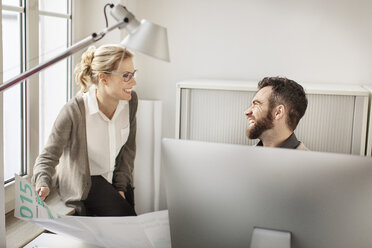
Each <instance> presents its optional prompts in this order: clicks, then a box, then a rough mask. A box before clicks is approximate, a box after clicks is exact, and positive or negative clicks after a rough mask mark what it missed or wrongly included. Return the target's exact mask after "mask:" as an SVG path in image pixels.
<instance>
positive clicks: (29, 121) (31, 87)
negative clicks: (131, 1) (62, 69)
mask: <svg viewBox="0 0 372 248" xmlns="http://www.w3.org/2000/svg"><path fill="white" fill-rule="evenodd" d="M72 2H73V0H67V5H68V6H67V14H61V13H55V12H49V11H45V10H43V11H39V1H38V0H21V1H20V3H21V4H22V7H15V6H9V5H2V10H6V11H16V12H18V13H23V15H22V20H21V26H22V28H21V33H22V34H21V44H22V45H21V46H22V47H21V48H20V49H21V50H22V55H21V68H22V72H23V71H25V70H28V69H31V68H33V67H35V66H37V65H38V64H39V42H40V41H39V38H40V37H39V17H40V16H50V17H58V18H65V19H66V20H67V34H66V37H67V44H66V47H69V46H71V44H72V31H73V30H72ZM0 35H1V37H2V34H0ZM1 54H2V52H1ZM28 58H36V59H30V61H27V59H28ZM66 66H67V77H66V84H67V92H66V102H67V101H68V100H69V99H70V98H71V97H72V84H71V78H72V75H71V74H72V58H71V57H69V58H67V65H66ZM22 85H23V86H22V94H23V96H22V97H21V99H22V119H23V124H22V132H23V135H22V143H23V144H22V148H21V153H22V156H23V158H22V167H23V168H22V170H23V173H25V177H27V178H30V177H31V175H32V171H33V164H34V161H35V160H36V158H37V156H38V155H39V134H40V132H39V98H40V95H39V77H38V76H33V77H30V78H28V79H26V82H23V83H22ZM0 100H1V99H0ZM0 106H1V107H3V104H1V105H0ZM1 111H3V110H2V108H1ZM0 121H3V119H2V118H0ZM31 130H32V131H31ZM0 138H1V139H3V137H2V135H0ZM0 152H1V153H2V154H0V158H1V157H3V152H4V151H3V150H2V149H1V150H0ZM1 163H3V161H1ZM3 165H4V164H3ZM4 166H5V165H4ZM0 168H2V167H1V166H0ZM2 173H3V172H2ZM4 189H5V190H4V193H5V213H8V212H10V211H12V210H13V209H14V180H13V181H11V182H7V183H5V184H4Z"/></svg>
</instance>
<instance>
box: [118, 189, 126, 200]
mask: <svg viewBox="0 0 372 248" xmlns="http://www.w3.org/2000/svg"><path fill="white" fill-rule="evenodd" d="M119 194H120V195H121V196H122V197H123V198H124V199H125V195H124V192H123V191H119Z"/></svg>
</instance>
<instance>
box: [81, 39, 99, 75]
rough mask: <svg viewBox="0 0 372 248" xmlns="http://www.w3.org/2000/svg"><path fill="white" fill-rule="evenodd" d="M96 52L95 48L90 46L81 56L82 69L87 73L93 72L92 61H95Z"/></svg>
mask: <svg viewBox="0 0 372 248" xmlns="http://www.w3.org/2000/svg"><path fill="white" fill-rule="evenodd" d="M95 51H96V47H95V46H90V47H89V48H88V49H87V50H86V51H85V52H84V53H83V55H81V67H82V69H83V70H84V71H85V72H86V73H87V74H90V73H91V72H92V67H91V65H92V61H93V59H94V53H95Z"/></svg>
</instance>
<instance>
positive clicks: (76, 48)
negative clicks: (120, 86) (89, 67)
mask: <svg viewBox="0 0 372 248" xmlns="http://www.w3.org/2000/svg"><path fill="white" fill-rule="evenodd" d="M123 25H127V22H126V21H125V20H122V21H121V22H118V23H116V24H115V25H113V26H111V27H108V28H105V29H104V30H103V31H102V32H101V33H99V34H97V33H93V34H91V35H90V36H88V37H86V38H85V39H83V40H81V41H79V42H78V43H76V44H74V45H72V46H71V47H69V48H67V49H66V50H65V51H63V52H62V53H60V54H58V55H57V56H55V57H53V58H50V59H49V60H47V61H45V62H43V63H41V64H39V65H37V66H35V67H34V68H32V69H29V70H27V71H25V72H23V73H21V74H19V75H18V76H16V77H14V78H11V79H9V80H8V81H6V82H5V83H3V84H1V85H0V92H2V91H4V90H6V89H8V88H9V87H11V86H13V85H15V84H17V83H19V82H21V81H23V80H25V79H27V78H28V77H30V76H32V75H33V74H35V73H37V72H39V71H41V70H43V69H45V68H47V67H49V66H51V65H53V64H55V63H56V62H58V61H60V60H62V59H64V58H66V57H68V56H70V55H72V54H74V53H76V52H78V51H79V50H81V49H83V48H84V47H87V46H89V45H90V44H92V43H94V42H96V41H98V40H100V39H102V38H103V36H105V34H106V33H108V32H110V31H112V30H113V29H116V28H118V27H122V26H123Z"/></svg>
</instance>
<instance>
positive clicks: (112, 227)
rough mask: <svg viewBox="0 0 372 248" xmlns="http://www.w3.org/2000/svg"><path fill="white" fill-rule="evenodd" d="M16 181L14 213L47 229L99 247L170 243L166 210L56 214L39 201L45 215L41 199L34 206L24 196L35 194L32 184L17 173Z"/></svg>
mask: <svg viewBox="0 0 372 248" xmlns="http://www.w3.org/2000/svg"><path fill="white" fill-rule="evenodd" d="M16 185H19V187H16V197H18V198H20V199H21V200H19V201H16V206H15V216H16V217H18V218H21V219H23V220H28V221H31V222H33V223H36V224H38V225H41V226H42V227H44V228H45V229H47V230H49V231H51V232H54V233H57V234H62V235H69V236H73V237H75V238H78V239H81V240H84V241H86V242H88V243H91V244H94V245H98V246H102V247H133V248H137V247H138V248H147V247H148V248H166V247H171V243H170V230H169V220H168V211H167V210H164V211H158V212H152V213H147V214H142V215H139V216H130V217H80V216H58V215H54V214H53V213H52V212H51V211H50V210H49V208H48V207H47V206H46V204H45V203H44V202H43V206H44V207H45V208H46V209H48V210H49V211H50V214H49V212H48V211H47V212H48V215H46V216H45V215H43V216H41V214H40V213H44V212H41V211H40V210H39V208H40V207H39V205H38V204H41V203H39V202H38V203H37V207H38V208H36V207H35V206H34V205H35V203H34V202H33V200H31V201H30V200H24V199H25V197H28V198H29V199H31V197H33V196H34V195H35V194H36V192H35V190H34V189H33V187H32V185H31V184H30V183H28V182H27V180H26V179H24V178H21V177H16ZM25 185H27V186H25ZM30 192H32V193H30ZM22 199H23V200H22ZM39 199H40V198H39ZM26 208H27V209H29V210H25V209H26ZM34 209H35V211H36V212H35V213H34ZM37 211H39V212H40V213H37ZM16 213H19V214H16ZM31 213H32V214H31ZM36 213H37V214H36ZM35 216H39V217H37V218H36V217H35ZM55 216H56V217H55Z"/></svg>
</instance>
